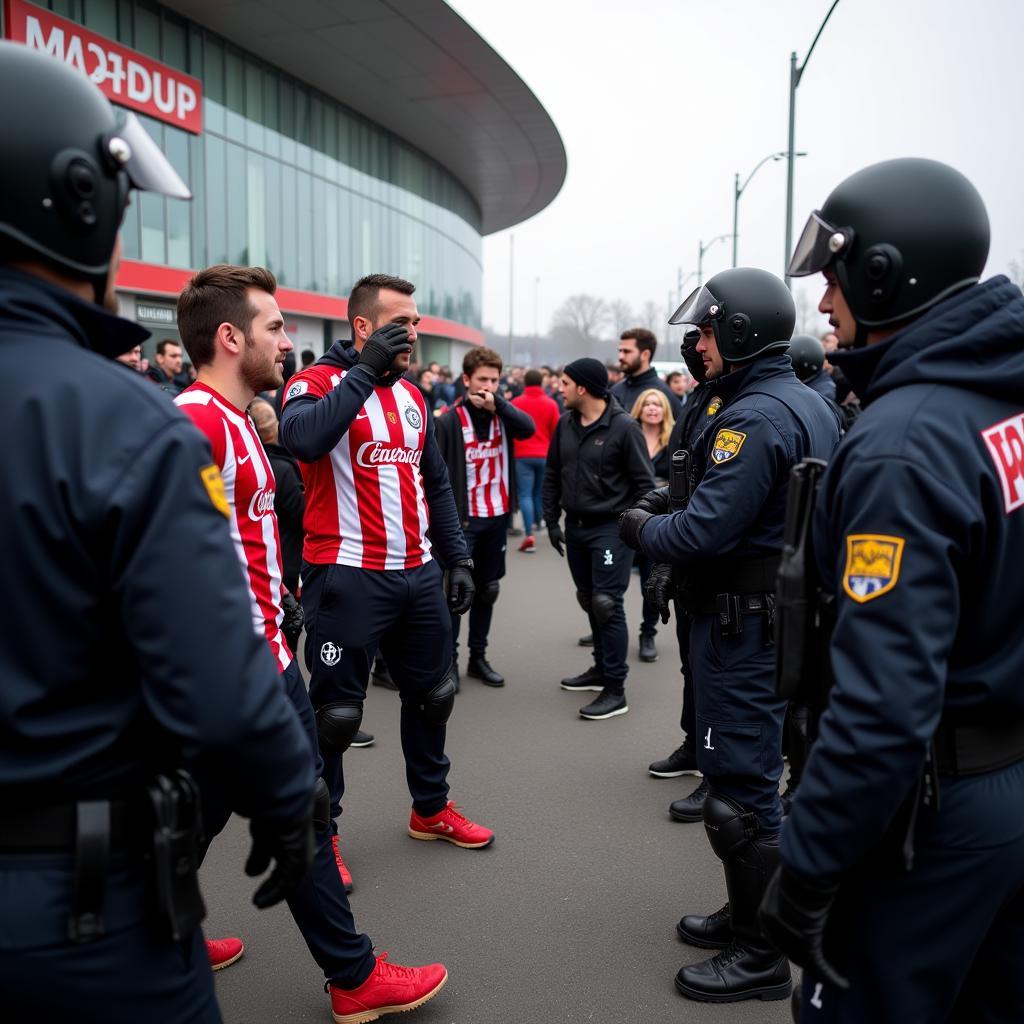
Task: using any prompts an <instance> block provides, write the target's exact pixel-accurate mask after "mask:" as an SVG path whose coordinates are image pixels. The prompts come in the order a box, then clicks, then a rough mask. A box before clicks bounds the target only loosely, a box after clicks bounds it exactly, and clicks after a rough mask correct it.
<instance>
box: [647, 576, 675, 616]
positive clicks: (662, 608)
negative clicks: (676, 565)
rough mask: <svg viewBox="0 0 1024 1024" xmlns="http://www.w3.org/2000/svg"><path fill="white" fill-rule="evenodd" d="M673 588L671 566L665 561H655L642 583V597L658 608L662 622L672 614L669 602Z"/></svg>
mask: <svg viewBox="0 0 1024 1024" xmlns="http://www.w3.org/2000/svg"><path fill="white" fill-rule="evenodd" d="M674 589H675V588H674V587H673V585H672V566H671V565H669V564H668V563H667V562H656V563H655V564H654V565H653V566H651V572H650V575H648V577H647V582H646V583H645V584H644V599H645V600H646V601H647V603H648V604H651V605H654V607H655V608H657V609H658V614H660V615H661V621H662V624H665V623H666V622H668V620H669V616H670V615H671V614H672V609H671V605H670V604H669V602H670V601H671V600H672V594H673V592H674Z"/></svg>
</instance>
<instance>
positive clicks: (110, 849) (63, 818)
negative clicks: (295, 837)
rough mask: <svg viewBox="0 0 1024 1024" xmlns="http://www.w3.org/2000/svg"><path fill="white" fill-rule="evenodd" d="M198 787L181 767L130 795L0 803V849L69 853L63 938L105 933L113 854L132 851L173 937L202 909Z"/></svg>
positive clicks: (77, 939) (202, 912)
mask: <svg viewBox="0 0 1024 1024" xmlns="http://www.w3.org/2000/svg"><path fill="white" fill-rule="evenodd" d="M202 831H203V830H202V817H201V813H200V802H199V790H198V788H197V787H196V784H195V782H194V781H193V779H192V777H191V776H190V775H189V774H188V772H185V771H183V770H180V769H179V770H178V771H176V772H173V773H168V774H166V775H164V774H160V775H156V776H154V777H153V779H152V780H151V781H150V782H149V783H148V784H147V786H146V788H145V791H144V793H143V794H141V795H140V796H138V797H137V798H134V799H110V800H106V799H97V800H79V801H78V802H76V803H71V802H67V803H61V804H46V805H43V806H34V807H33V806H25V807H10V806H7V807H4V808H2V809H0V854H5V853H14V854H40V855H47V854H49V855H52V854H68V855H70V856H72V857H73V858H74V871H73V881H72V892H71V915H70V917H69V920H68V938H69V939H70V940H71V941H72V942H91V941H93V940H95V939H98V938H100V937H101V936H102V935H103V934H104V931H105V929H104V924H103V902H104V894H105V891H106V884H107V877H108V875H109V872H110V861H111V857H112V855H113V854H115V853H126V854H129V855H131V854H135V855H137V856H139V857H140V858H141V859H143V860H144V861H145V862H146V863H147V865H148V867H149V868H150V872H149V874H150V880H151V882H152V883H153V886H154V895H155V902H156V911H157V916H158V918H159V920H160V923H161V925H162V926H163V927H165V928H166V931H167V933H168V934H169V935H170V937H171V938H172V939H173V940H174V941H176V942H178V941H181V940H182V939H184V938H185V937H186V936H188V935H189V934H190V933H191V932H192V931H193V930H194V929H195V928H196V927H197V926H198V925H199V923H200V922H201V921H202V919H203V918H204V917H205V916H206V907H205V906H204V904H203V898H202V896H201V895H200V892H199V881H198V872H199V849H200V845H201V843H202V839H203V835H202Z"/></svg>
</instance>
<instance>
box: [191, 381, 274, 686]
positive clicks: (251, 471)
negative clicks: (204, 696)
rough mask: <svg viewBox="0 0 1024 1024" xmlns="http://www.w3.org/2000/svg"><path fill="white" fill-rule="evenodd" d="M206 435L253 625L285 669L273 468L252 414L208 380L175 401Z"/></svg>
mask: <svg viewBox="0 0 1024 1024" xmlns="http://www.w3.org/2000/svg"><path fill="white" fill-rule="evenodd" d="M174 403H175V405H177V406H178V407H179V408H180V409H181V411H182V412H183V413H185V415H186V416H188V417H189V418H190V419H191V420H192V422H193V423H194V424H195V425H196V426H197V427H198V428H199V429H200V430H201V431H202V432H203V434H205V435H206V438H207V439H208V440H209V442H210V447H211V448H212V449H213V459H214V462H216V463H217V465H218V467H219V468H220V474H221V477H222V478H223V480H224V491H225V497H226V498H227V505H228V511H229V513H230V515H229V520H228V521H229V525H230V530H231V540H232V541H233V543H234V545H235V552H236V553H237V555H238V560H239V562H240V563H241V566H242V570H243V573H244V576H245V582H246V586H247V587H248V590H249V605H250V608H251V609H252V624H253V628H254V629H255V630H256V633H257V635H259V636H265V637H266V639H267V643H268V644H270V651H271V653H272V654H273V655H274V659H275V660H276V661H277V664H278V666H279V668H280V669H281V671H284V670H285V669H286V668H287V667H288V665H289V664H290V663H291V660H292V654H291V651H290V650H289V648H288V643H287V641H286V640H285V638H284V634H283V633H282V632H281V621H282V619H283V618H284V613H283V611H282V610H281V539H280V536H279V534H278V530H277V514H276V513H275V512H274V489H275V482H274V471H273V470H272V469H271V468H270V460H269V459H268V458H267V454H266V452H265V451H264V450H263V445H262V443H261V442H260V439H259V435H258V434H257V433H256V428H255V427H254V426H253V423H252V420H251V419H249V416H248V414H246V413H244V412H242V410H241V409H237V408H235V406H233V405H232V404H231V403H230V402H228V401H227V399H225V398H224V397H222V396H221V395H219V394H218V393H217V392H216V391H214V390H213V389H212V388H210V387H207V386H206V385H205V384H200V383H198V382H197V383H195V384H192V385H191V386H190V387H188V388H186V389H185V390H184V391H183V392H182V393H181V394H180V395H178V397H177V398H175V399H174Z"/></svg>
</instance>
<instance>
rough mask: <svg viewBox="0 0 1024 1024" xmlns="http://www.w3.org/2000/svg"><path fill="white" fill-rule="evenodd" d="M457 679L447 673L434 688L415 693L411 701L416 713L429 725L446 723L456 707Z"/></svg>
mask: <svg viewBox="0 0 1024 1024" xmlns="http://www.w3.org/2000/svg"><path fill="white" fill-rule="evenodd" d="M455 693H456V690H455V680H454V679H452V677H451V675H450V674H449V675H447V676H445V677H444V679H442V680H441V682H439V683H438V684H437V686H435V687H434V688H433V689H432V690H427V692H426V693H423V694H415V695H413V696H412V697H411V698H410V699H409V703H410V705H411V707H412V708H413V710H415V712H416V714H418V715H419V716H420V718H422V719H423V721H424V722H426V723H427V724H428V725H444V724H445V722H447V721H448V719H449V718H451V716H452V708H454V707H455Z"/></svg>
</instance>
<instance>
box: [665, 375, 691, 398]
mask: <svg viewBox="0 0 1024 1024" xmlns="http://www.w3.org/2000/svg"><path fill="white" fill-rule="evenodd" d="M665 383H666V384H667V385H668V388H669V390H670V391H671V392H672V394H673V395H675V396H676V398H678V399H679V404H680V406H685V405H686V401H687V399H688V398H689V397H690V391H691V390H692V389H693V385H694V380H693V378H692V377H691V376H690V375H689V374H688V373H683V371H682V370H673V371H672V372H671V373H670V374H669V375H668V376H667V377H666V378H665Z"/></svg>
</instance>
